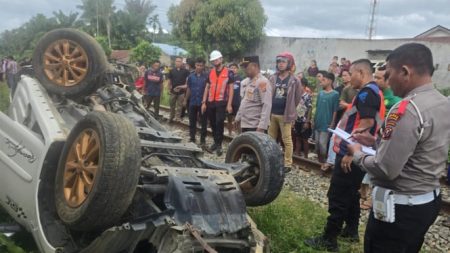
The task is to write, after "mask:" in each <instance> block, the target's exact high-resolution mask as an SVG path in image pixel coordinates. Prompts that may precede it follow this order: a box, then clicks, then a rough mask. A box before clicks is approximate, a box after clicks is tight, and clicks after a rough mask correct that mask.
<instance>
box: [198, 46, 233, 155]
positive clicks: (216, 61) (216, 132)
mask: <svg viewBox="0 0 450 253" xmlns="http://www.w3.org/2000/svg"><path fill="white" fill-rule="evenodd" d="M210 61H211V63H212V64H213V65H214V68H213V69H211V72H210V73H209V77H208V81H207V84H206V89H205V93H204V94H203V101H202V113H205V112H206V113H207V116H208V119H209V121H210V125H211V129H212V132H213V137H214V144H212V145H211V146H210V147H209V148H207V149H206V151H208V152H209V153H213V152H214V151H216V154H217V156H221V155H222V141H223V131H224V125H225V116H226V113H227V112H228V113H232V112H233V107H232V102H233V84H234V73H233V71H231V70H229V69H228V68H226V67H225V66H224V65H223V56H222V53H220V52H219V51H217V50H214V51H212V52H211V55H210Z"/></svg>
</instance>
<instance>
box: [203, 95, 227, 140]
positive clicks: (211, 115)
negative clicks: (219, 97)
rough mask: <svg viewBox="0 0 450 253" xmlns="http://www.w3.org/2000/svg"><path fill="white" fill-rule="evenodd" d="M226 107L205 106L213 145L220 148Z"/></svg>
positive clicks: (218, 105)
mask: <svg viewBox="0 0 450 253" xmlns="http://www.w3.org/2000/svg"><path fill="white" fill-rule="evenodd" d="M226 107H227V106H226V105H222V104H220V103H209V104H208V105H207V114H208V119H209V122H210V125H211V129H212V132H213V137H214V144H216V145H218V146H222V142H223V130H224V125H225V116H226Z"/></svg>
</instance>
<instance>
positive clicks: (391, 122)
mask: <svg viewBox="0 0 450 253" xmlns="http://www.w3.org/2000/svg"><path fill="white" fill-rule="evenodd" d="M400 118H401V115H400V114H398V113H391V114H389V116H388V117H387V118H386V124H385V128H384V130H383V133H382V135H381V137H382V138H383V140H389V139H390V138H391V136H392V133H393V132H394V128H395V127H396V126H397V122H398V121H399V120H400Z"/></svg>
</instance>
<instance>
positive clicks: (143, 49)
mask: <svg viewBox="0 0 450 253" xmlns="http://www.w3.org/2000/svg"><path fill="white" fill-rule="evenodd" d="M160 56H161V49H160V48H159V47H157V46H154V45H152V44H150V43H149V42H148V41H141V42H140V43H139V44H138V45H137V46H136V47H135V48H133V49H132V50H131V60H132V61H134V62H139V63H144V64H147V65H150V64H151V62H153V61H156V60H158V59H159V57H160Z"/></svg>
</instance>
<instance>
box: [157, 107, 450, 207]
mask: <svg viewBox="0 0 450 253" xmlns="http://www.w3.org/2000/svg"><path fill="white" fill-rule="evenodd" d="M160 111H163V112H165V113H166V114H168V113H169V111H170V109H169V107H166V106H161V107H160ZM163 119H164V120H165V121H166V122H168V118H167V117H166V116H165V115H163ZM171 124H174V125H175V126H176V127H178V128H181V129H184V130H186V131H188V130H189V125H188V124H187V123H184V122H179V121H174V122H173V123H171ZM208 135H209V136H212V132H211V130H210V129H209V128H208ZM232 140H233V137H232V136H229V135H227V134H225V135H224V141H225V142H228V143H229V142H231V141H232ZM293 160H294V163H295V165H296V166H297V167H298V168H299V169H301V170H304V171H306V172H309V173H314V174H316V175H321V176H327V177H331V173H324V172H323V171H322V170H321V169H320V163H319V162H317V161H315V160H312V159H307V158H304V157H300V156H297V155H294V156H293ZM441 185H442V188H443V187H447V188H448V186H446V185H445V182H444V180H441ZM441 212H442V213H444V214H448V215H450V200H448V199H447V200H443V201H442V207H441Z"/></svg>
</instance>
